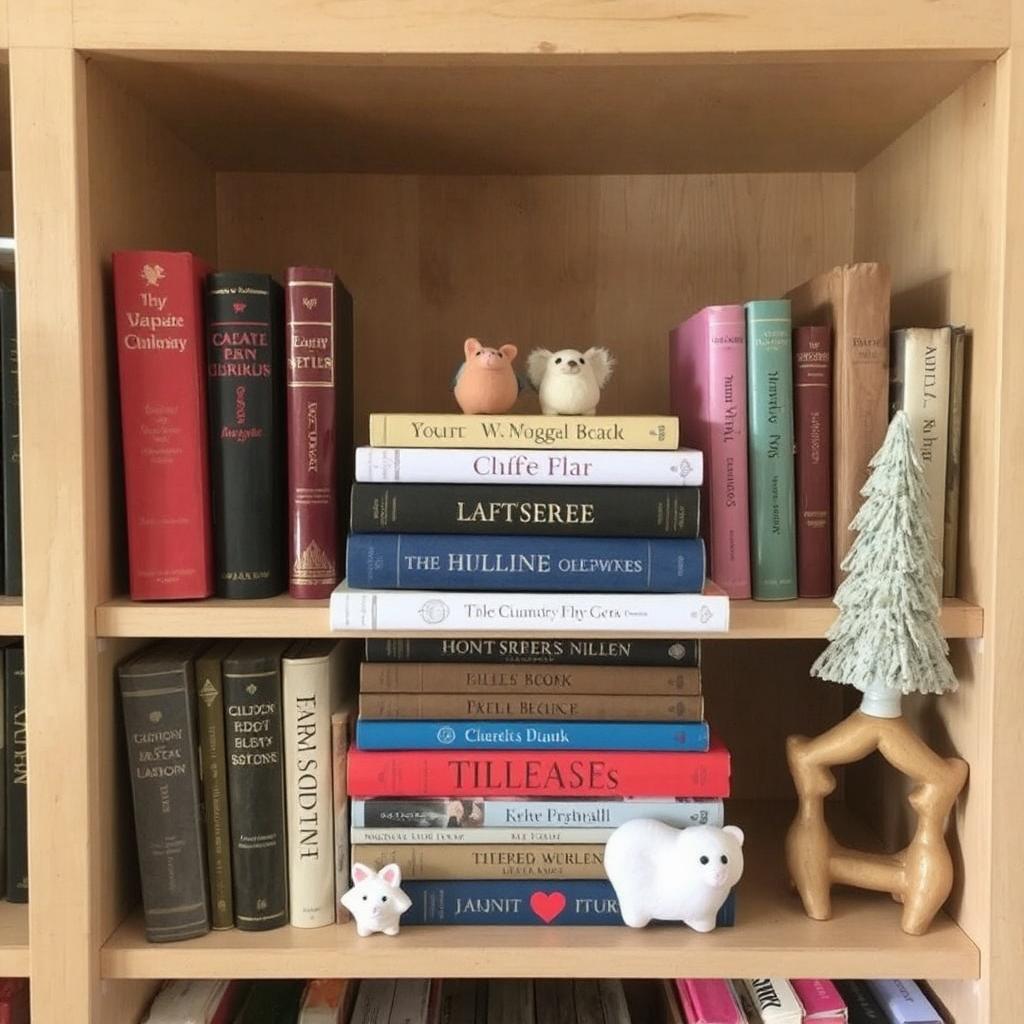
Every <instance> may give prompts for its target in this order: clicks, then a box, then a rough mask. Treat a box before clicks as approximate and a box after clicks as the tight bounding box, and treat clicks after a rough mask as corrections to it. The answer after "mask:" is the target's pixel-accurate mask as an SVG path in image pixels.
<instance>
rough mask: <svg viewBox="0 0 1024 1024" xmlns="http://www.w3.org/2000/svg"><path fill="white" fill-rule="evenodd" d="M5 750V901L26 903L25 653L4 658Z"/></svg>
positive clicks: (15, 651) (18, 650) (15, 650)
mask: <svg viewBox="0 0 1024 1024" xmlns="http://www.w3.org/2000/svg"><path fill="white" fill-rule="evenodd" d="M4 723H5V726H6V730H5V731H6V733H7V736H6V742H5V749H4V761H5V762H6V764H5V777H6V790H7V793H6V796H7V801H6V802H7V814H6V818H7V842H6V846H7V850H6V860H7V899H8V902H10V903H28V744H27V742H26V720H25V649H24V648H23V647H22V646H21V644H14V645H12V646H11V647H8V648H7V651H6V652H5V658H4Z"/></svg>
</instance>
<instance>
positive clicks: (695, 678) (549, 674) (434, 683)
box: [359, 661, 701, 697]
mask: <svg viewBox="0 0 1024 1024" xmlns="http://www.w3.org/2000/svg"><path fill="white" fill-rule="evenodd" d="M359 689H360V691H361V692H362V693H473V694H478V695H484V694H487V695H490V694H505V693H510V694H511V693H514V694H529V695H531V696H541V695H546V696H558V697H564V696H576V695H578V694H609V695H620V696H627V695H638V694H650V695H654V696H671V695H675V696H680V697H691V696H697V695H699V694H700V692H701V684H700V669H699V668H659V667H657V666H653V667H650V666H642V667H637V668H621V667H618V666H609V665H495V664H482V663H481V664H461V663H451V662H436V663H428V662H409V661H406V662H387V661H380V662H364V663H363V664H362V665H361V666H360V669H359Z"/></svg>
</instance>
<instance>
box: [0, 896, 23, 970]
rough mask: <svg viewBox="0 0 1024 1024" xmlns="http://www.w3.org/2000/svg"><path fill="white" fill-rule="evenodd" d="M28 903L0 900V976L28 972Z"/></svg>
mask: <svg viewBox="0 0 1024 1024" xmlns="http://www.w3.org/2000/svg"><path fill="white" fill-rule="evenodd" d="M30 961H31V958H30V956H29V944H28V904H26V903H8V902H7V901H6V900H3V901H0V977H3V978H27V977H29V974H30V970H31V968H30Z"/></svg>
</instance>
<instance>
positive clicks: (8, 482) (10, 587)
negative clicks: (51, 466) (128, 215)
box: [0, 285, 21, 596]
mask: <svg viewBox="0 0 1024 1024" xmlns="http://www.w3.org/2000/svg"><path fill="white" fill-rule="evenodd" d="M0 378H2V394H0V400H2V403H3V412H2V415H0V419H2V420H3V489H4V552H3V553H4V593H5V594H10V595H13V596H17V595H20V594H21V434H20V433H19V428H18V321H17V316H16V310H15V304H14V289H13V288H11V287H9V286H8V285H2V286H0Z"/></svg>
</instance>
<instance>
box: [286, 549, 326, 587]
mask: <svg viewBox="0 0 1024 1024" xmlns="http://www.w3.org/2000/svg"><path fill="white" fill-rule="evenodd" d="M292 578H293V579H294V580H297V581H298V582H300V583H331V582H333V580H334V562H333V561H332V559H330V558H329V557H328V556H327V553H326V552H325V551H324V549H323V548H322V547H320V545H319V544H317V542H316V541H315V540H313V541H310V542H309V545H308V546H307V547H306V549H305V551H303V552H302V553H301V554H300V555H299V557H298V558H296V559H295V564H294V565H293V566H292Z"/></svg>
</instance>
